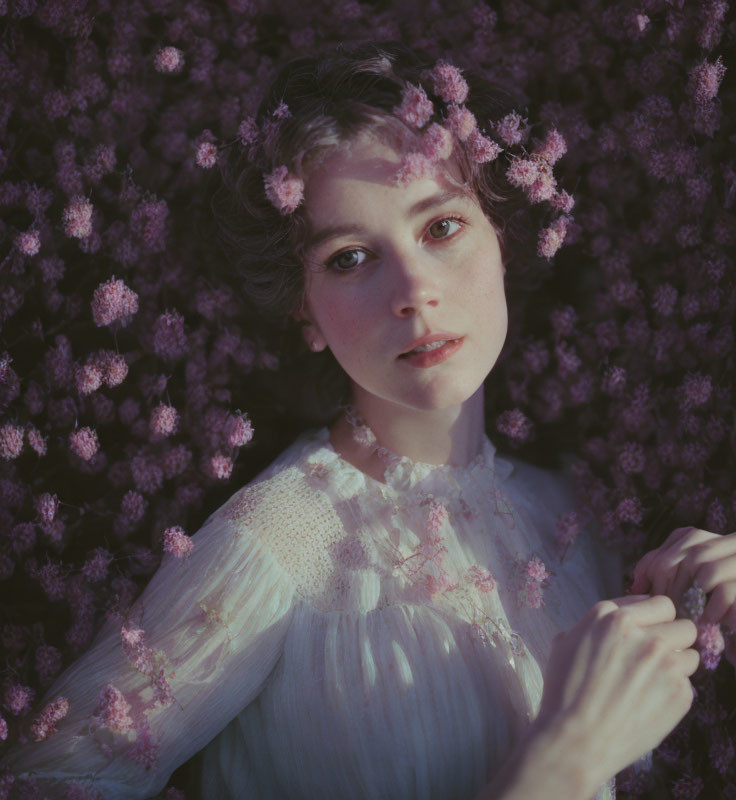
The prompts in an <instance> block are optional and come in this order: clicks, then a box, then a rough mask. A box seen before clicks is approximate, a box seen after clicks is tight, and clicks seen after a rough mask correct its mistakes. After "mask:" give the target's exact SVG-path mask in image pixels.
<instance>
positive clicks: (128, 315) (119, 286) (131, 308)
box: [92, 275, 138, 327]
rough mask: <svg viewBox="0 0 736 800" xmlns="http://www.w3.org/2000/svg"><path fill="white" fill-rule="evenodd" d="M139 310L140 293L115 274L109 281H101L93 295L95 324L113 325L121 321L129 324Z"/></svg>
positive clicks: (123, 323)
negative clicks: (117, 278) (116, 277)
mask: <svg viewBox="0 0 736 800" xmlns="http://www.w3.org/2000/svg"><path fill="white" fill-rule="evenodd" d="M137 311H138V295H137V294H136V293H135V292H134V291H132V290H131V289H129V288H128V287H127V286H126V285H125V284H124V283H123V282H122V281H121V280H116V279H115V276H114V275H113V277H112V279H111V280H109V281H107V283H101V284H100V285H99V286H98V287H97V288H96V289H95V292H94V295H93V297H92V317H93V319H94V321H95V325H97V326H99V327H101V326H103V325H111V324H112V323H113V322H120V324H121V325H123V326H125V325H127V324H128V323H129V322H130V321H131V319H132V318H133V315H134V314H135V313H136V312H137Z"/></svg>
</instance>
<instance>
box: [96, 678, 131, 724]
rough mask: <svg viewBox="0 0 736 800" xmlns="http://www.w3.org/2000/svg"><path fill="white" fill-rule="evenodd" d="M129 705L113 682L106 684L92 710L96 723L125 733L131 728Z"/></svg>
mask: <svg viewBox="0 0 736 800" xmlns="http://www.w3.org/2000/svg"><path fill="white" fill-rule="evenodd" d="M130 712H131V705H130V703H129V702H128V701H127V700H126V699H125V696H124V695H123V693H122V692H121V691H120V690H119V689H116V688H115V686H113V684H111V683H108V684H106V685H105V686H104V687H103V689H102V691H101V692H100V695H99V697H98V699H97V706H96V708H95V710H94V711H93V712H92V716H93V717H94V718H95V720H96V721H97V723H98V724H100V725H104V726H105V727H108V728H110V729H111V730H114V731H119V732H120V733H125V732H127V731H129V730H131V729H132V728H133V718H132V717H131V716H130Z"/></svg>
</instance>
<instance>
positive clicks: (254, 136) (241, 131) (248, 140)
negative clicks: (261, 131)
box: [238, 117, 258, 146]
mask: <svg viewBox="0 0 736 800" xmlns="http://www.w3.org/2000/svg"><path fill="white" fill-rule="evenodd" d="M238 136H239V137H240V141H241V143H242V144H243V145H244V146H247V145H249V144H255V142H256V141H257V140H258V126H257V125H256V121H255V120H254V119H253V117H246V118H245V119H244V120H243V121H242V122H241V123H240V126H239V127H238Z"/></svg>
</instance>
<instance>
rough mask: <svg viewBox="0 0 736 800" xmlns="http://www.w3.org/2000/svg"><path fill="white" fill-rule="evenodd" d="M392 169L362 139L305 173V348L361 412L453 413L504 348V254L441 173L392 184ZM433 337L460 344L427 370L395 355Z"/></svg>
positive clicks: (389, 153) (385, 156)
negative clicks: (336, 371) (340, 381)
mask: <svg viewBox="0 0 736 800" xmlns="http://www.w3.org/2000/svg"><path fill="white" fill-rule="evenodd" d="M399 161H400V155H399V154H398V153H397V152H396V151H395V150H393V149H392V148H391V147H389V146H388V145H385V144H382V143H380V142H377V141H376V140H375V139H373V138H369V137H367V136H363V137H361V138H358V139H356V140H354V141H353V142H352V144H351V148H350V151H349V152H347V151H342V150H340V151H334V152H332V153H331V154H330V155H329V156H328V157H327V158H326V159H325V160H324V161H322V162H321V163H320V164H319V166H315V167H314V168H313V169H312V170H311V172H310V173H309V174H308V176H307V179H306V181H305V203H306V213H307V218H308V223H309V226H310V230H311V234H312V235H311V244H310V246H309V249H308V250H307V252H306V256H305V268H306V280H305V297H304V309H305V312H306V318H307V319H308V320H310V321H311V322H312V325H313V327H312V332H311V333H312V335H308V338H311V339H312V340H316V341H317V343H318V344H317V347H318V348H319V347H320V346H321V345H326V346H327V347H329V348H330V350H331V351H332V353H333V355H334V356H335V358H336V359H337V361H338V363H339V364H340V365H341V366H342V368H343V369H344V370H345V372H346V373H347V374H348V376H349V377H350V380H351V383H352V389H353V402H355V403H356V404H357V405H358V408H361V407H363V408H366V407H368V406H370V407H372V408H375V407H376V403H382V402H385V403H389V404H390V403H393V404H399V405H402V406H405V407H409V408H416V409H424V410H428V409H440V408H446V407H450V406H457V405H460V404H462V403H463V402H464V401H465V400H467V399H468V398H469V397H471V396H472V395H473V394H474V393H475V392H476V391H477V390H478V388H479V387H480V386H481V384H482V383H483V381H484V379H485V377H486V376H487V375H488V373H489V372H490V370H491V369H492V367H493V365H494V364H495V363H496V359H497V358H498V355H499V353H500V352H501V347H502V346H503V343H504V340H505V338H506V332H507V321H508V320H507V311H506V298H505V295H504V284H503V264H502V259H501V251H500V248H499V243H498V239H497V237H496V233H495V231H494V229H493V226H492V225H491V223H490V222H489V221H488V219H487V217H486V216H485V215H484V213H483V211H482V209H481V208H480V206H479V205H478V202H477V201H476V200H475V199H474V198H469V197H467V196H466V195H463V194H461V193H459V192H458V190H457V189H456V188H455V187H454V186H453V184H452V183H451V182H449V181H448V180H446V179H445V178H444V177H442V176H440V174H438V175H437V177H436V178H432V179H430V178H421V179H416V180H414V181H413V182H411V183H410V184H409V185H407V186H404V187H399V186H396V185H393V184H392V183H391V178H392V176H393V175H394V173H395V171H396V169H397V167H398V165H399ZM453 170H454V173H455V174H456V175H457V176H458V177H459V170H458V168H457V166H456V165H453ZM434 333H446V334H449V337H447V338H462V345H461V346H460V347H459V349H457V350H456V351H455V352H454V353H453V354H452V355H450V356H449V358H446V359H445V360H443V361H441V363H436V364H434V365H432V366H424V367H422V366H418V365H417V364H416V363H415V362H414V361H413V360H409V359H406V358H402V357H401V354H402V353H404V352H406V351H407V350H409V349H410V348H411V347H412V345H413V343H414V342H415V340H416V339H418V338H420V337H423V336H425V335H428V334H434ZM369 395H370V397H369ZM361 401H365V402H361Z"/></svg>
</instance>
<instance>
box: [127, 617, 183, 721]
mask: <svg viewBox="0 0 736 800" xmlns="http://www.w3.org/2000/svg"><path fill="white" fill-rule="evenodd" d="M120 637H121V639H122V641H123V651H124V652H125V656H126V658H127V659H128V661H129V662H130V663H131V664H132V665H133V666H134V667H135V668H136V669H137V670H138V672H142V673H143V674H144V675H147V676H148V677H149V678H150V679H151V686H152V687H153V707H154V708H156V706H157V705H159V706H162V707H164V708H166V707H167V706H170V705H171V704H172V703H173V702H174V695H173V694H172V692H171V687H170V686H169V682H168V681H169V679H170V678H173V677H174V674H175V673H174V670H173V669H170V668H169V669H167V663H168V659H167V658H166V654H165V653H164V652H163V650H153V649H152V648H150V647H149V646H148V645H147V644H145V642H144V639H145V632H144V631H143V630H142V629H141V628H133V627H127V626H126V625H123V626H122V627H121V628H120Z"/></svg>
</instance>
